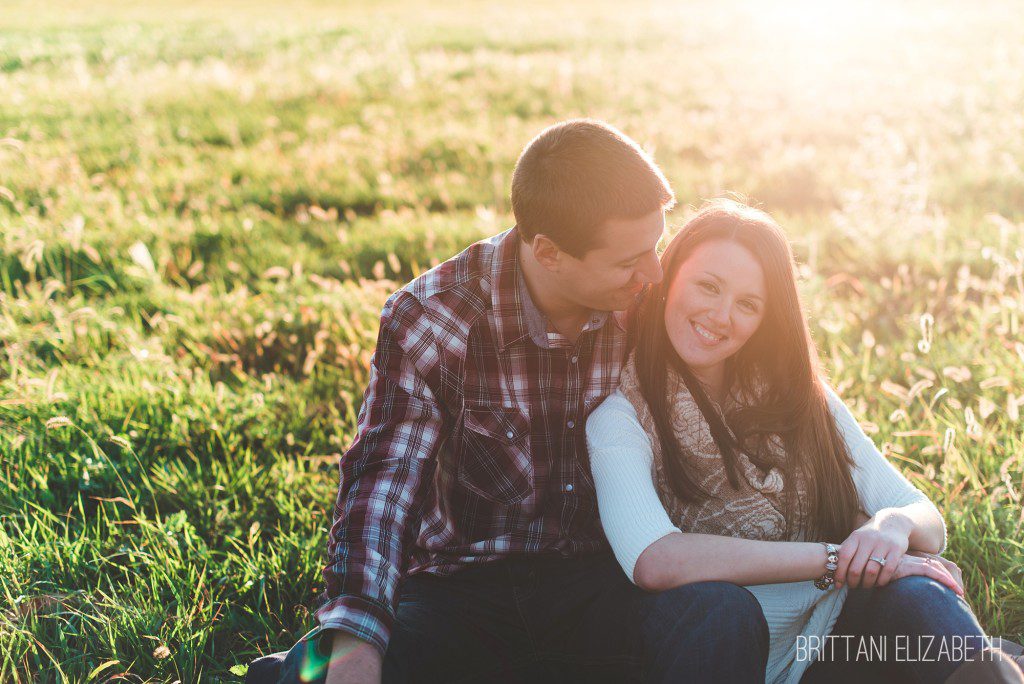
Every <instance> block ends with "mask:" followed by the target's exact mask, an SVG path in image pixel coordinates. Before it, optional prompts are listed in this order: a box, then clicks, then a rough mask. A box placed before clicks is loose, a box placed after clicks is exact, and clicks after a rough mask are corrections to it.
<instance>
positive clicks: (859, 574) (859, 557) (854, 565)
mask: <svg viewBox="0 0 1024 684" xmlns="http://www.w3.org/2000/svg"><path fill="white" fill-rule="evenodd" d="M870 548H871V547H869V546H868V545H867V544H860V545H858V546H857V553H856V555H854V557H853V560H851V561H850V568H849V569H848V570H847V571H846V581H847V582H848V583H849V585H850V586H851V587H854V588H856V587H861V586H864V585H863V584H862V583H861V582H862V580H863V579H864V578H865V573H866V572H867V567H866V566H867V565H868V554H869V553H870ZM871 565H877V563H871ZM876 574H877V573H876ZM874 581H875V575H874V574H873V575H871V582H872V584H873V583H874Z"/></svg>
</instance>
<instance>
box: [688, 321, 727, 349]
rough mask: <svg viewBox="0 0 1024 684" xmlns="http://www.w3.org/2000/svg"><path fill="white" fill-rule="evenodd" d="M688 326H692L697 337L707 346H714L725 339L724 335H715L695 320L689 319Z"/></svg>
mask: <svg viewBox="0 0 1024 684" xmlns="http://www.w3.org/2000/svg"><path fill="white" fill-rule="evenodd" d="M690 327H692V328H693V332H694V333H695V334H696V335H697V338H698V339H699V340H700V341H701V342H703V343H704V344H706V345H708V346H714V345H716V344H719V343H721V342H722V341H724V340H725V339H726V336H725V335H716V334H715V333H713V332H711V331H710V330H708V329H707V328H706V327H704V326H703V325H701V324H700V323H698V322H697V321H690Z"/></svg>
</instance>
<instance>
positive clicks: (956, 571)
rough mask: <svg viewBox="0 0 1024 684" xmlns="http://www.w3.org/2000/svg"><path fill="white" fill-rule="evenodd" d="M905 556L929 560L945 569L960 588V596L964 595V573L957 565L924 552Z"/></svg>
mask: <svg viewBox="0 0 1024 684" xmlns="http://www.w3.org/2000/svg"><path fill="white" fill-rule="evenodd" d="M907 555H908V556H917V557H918V558H931V559H932V560H933V561H936V562H937V563H939V564H940V565H941V566H942V567H944V568H946V570H947V571H948V572H949V574H950V575H952V577H953V579H955V580H956V583H957V585H958V586H959V587H960V595H961V596H963V595H964V591H965V589H964V573H963V571H962V570H961V569H960V566H959V565H957V564H956V563H954V562H953V561H951V560H949V559H948V558H943V557H942V556H939V555H936V554H934V553H925V552H924V551H910V552H908V553H907Z"/></svg>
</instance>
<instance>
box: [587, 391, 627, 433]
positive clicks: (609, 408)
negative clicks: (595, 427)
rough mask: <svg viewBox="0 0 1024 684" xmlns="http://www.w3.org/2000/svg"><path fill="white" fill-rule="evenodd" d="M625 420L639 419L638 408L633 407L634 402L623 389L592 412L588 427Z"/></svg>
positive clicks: (588, 419) (609, 396)
mask: <svg viewBox="0 0 1024 684" xmlns="http://www.w3.org/2000/svg"><path fill="white" fill-rule="evenodd" d="M625 419H632V420H636V419H637V417H636V407H634V406H633V402H631V401H630V400H629V398H628V397H627V396H626V395H625V394H624V393H623V391H622V390H621V389H616V390H615V391H614V392H612V393H611V394H609V395H608V396H607V397H605V398H604V400H603V401H601V403H600V404H598V405H597V407H596V408H595V409H594V410H593V411H591V412H590V416H589V417H588V418H587V425H590V424H591V423H601V422H604V421H619V420H625Z"/></svg>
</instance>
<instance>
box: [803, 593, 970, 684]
mask: <svg viewBox="0 0 1024 684" xmlns="http://www.w3.org/2000/svg"><path fill="white" fill-rule="evenodd" d="M832 634H833V635H834V636H836V637H837V640H833V641H834V645H835V648H834V649H833V650H832V653H833V655H834V658H833V659H828V660H822V661H819V662H816V663H815V664H814V665H812V666H811V667H810V668H808V670H807V672H806V673H805V675H804V678H803V679H802V680H801V682H802V683H811V682H828V684H838V683H840V682H854V681H863V680H864V678H865V676H866V675H869V674H871V675H872V680H875V679H879V680H881V681H891V682H907V681H911V682H942V681H945V680H946V678H947V677H949V676H950V675H951V674H952V673H953V671H954V670H956V669H957V668H958V667H959V666H960V665H961V664H962V663H963V662H965V661H966V660H969V659H970V658H971V657H972V656H973V655H976V654H977V652H978V651H979V650H980V649H981V648H983V647H984V646H986V645H987V641H986V639H985V633H984V631H983V630H982V628H981V625H979V624H978V620H977V618H975V617H974V613H972V612H971V609H970V606H968V605H967V602H966V601H964V600H963V599H962V598H960V597H959V596H957V595H956V594H955V593H954V592H953V591H952V590H951V589H949V588H947V587H945V586H944V585H942V584H940V583H939V582H936V581H935V580H933V579H930V578H927V577H922V576H912V577H903V578H901V579H898V580H895V581H893V582H890V583H889V584H888V585H886V586H884V587H876V588H872V589H851V590H850V593H849V595H848V596H847V598H846V603H845V604H844V605H843V610H842V613H840V615H839V619H838V620H837V621H836V625H835V628H834V629H833V630H832ZM844 638H846V639H847V640H846V641H845V643H846V644H850V645H849V647H846V646H845V645H844V642H841V641H839V640H838V639H844ZM872 640H873V642H872ZM861 643H867V644H871V643H874V644H875V645H876V647H877V648H876V650H875V652H874V653H873V654H872V660H871V661H870V662H865V661H864V660H863V659H861V660H860V661H859V662H858V659H857V658H856V656H857V655H858V645H859V644H861ZM883 647H884V650H883V651H882V653H883V654H884V657H885V660H884V661H881V660H880V659H879V657H878V649H881V648H883ZM958 647H959V648H958ZM862 653H865V652H862ZM869 671H871V672H869Z"/></svg>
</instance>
